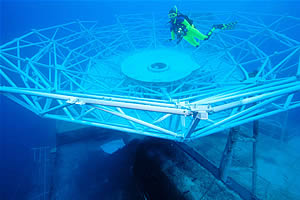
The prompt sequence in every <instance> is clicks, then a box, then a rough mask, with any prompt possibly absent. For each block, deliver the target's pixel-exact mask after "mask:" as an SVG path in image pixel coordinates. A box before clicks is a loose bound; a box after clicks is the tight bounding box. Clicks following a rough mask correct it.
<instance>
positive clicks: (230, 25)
mask: <svg viewBox="0 0 300 200" xmlns="http://www.w3.org/2000/svg"><path fill="white" fill-rule="evenodd" d="M236 24H237V22H231V23H228V24H216V25H213V27H214V28H215V29H221V30H232V29H234V28H235V25H236Z"/></svg>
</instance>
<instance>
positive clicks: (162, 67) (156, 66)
mask: <svg viewBox="0 0 300 200" xmlns="http://www.w3.org/2000/svg"><path fill="white" fill-rule="evenodd" d="M148 69H149V70H150V71H153V72H162V71H166V70H168V65H167V64H165V63H161V62H158V63H153V64H152V65H150V66H148Z"/></svg>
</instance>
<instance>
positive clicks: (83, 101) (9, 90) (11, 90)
mask: <svg viewBox="0 0 300 200" xmlns="http://www.w3.org/2000/svg"><path fill="white" fill-rule="evenodd" d="M0 92H6V93H17V94H25V95H32V96H41V97H46V98H53V99H59V100H66V101H68V100H74V101H75V102H74V103H76V104H96V105H104V106H113V107H122V108H130V109H137V110H146V111H153V112H162V113H171V114H178V115H185V116H186V115H191V114H192V112H191V111H190V110H188V109H180V108H171V107H159V106H152V105H145V104H143V102H141V103H142V104H137V103H136V104H134V103H126V102H121V101H111V100H100V99H91V98H77V97H74V96H68V95H61V94H54V93H46V92H38V91H30V90H26V89H17V88H8V87H0Z"/></svg>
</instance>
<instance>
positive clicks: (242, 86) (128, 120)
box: [0, 13, 300, 141]
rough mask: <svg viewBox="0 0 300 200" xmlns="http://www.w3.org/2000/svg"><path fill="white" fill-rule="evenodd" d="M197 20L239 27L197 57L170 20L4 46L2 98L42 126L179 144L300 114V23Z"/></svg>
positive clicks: (74, 26)
mask: <svg viewBox="0 0 300 200" xmlns="http://www.w3.org/2000/svg"><path fill="white" fill-rule="evenodd" d="M192 16H193V20H194V24H195V25H197V28H198V29H199V30H201V31H203V30H208V28H209V27H211V26H212V25H213V24H220V22H222V21H223V20H224V19H230V21H236V20H237V19H238V21H239V23H238V24H237V25H236V28H235V29H233V30H228V31H220V32H218V33H214V34H213V35H212V37H211V38H210V39H209V40H207V41H200V46H199V47H198V48H194V47H193V46H191V45H190V44H189V43H187V42H185V41H184V40H183V41H181V43H180V44H179V45H175V44H173V43H171V42H169V41H167V39H168V38H169V37H170V32H169V27H168V26H166V22H167V20H168V19H167V17H166V16H165V15H163V14H153V15H147V14H134V15H126V16H117V22H118V23H117V24H112V25H107V26H101V27H99V26H97V23H96V22H93V21H76V22H70V23H67V24H62V25H57V26H52V27H48V28H44V29H40V30H34V31H32V32H29V33H27V34H25V35H23V36H21V37H19V38H16V39H15V40H12V41H10V42H7V43H5V44H2V45H1V46H0V78H1V80H2V82H1V86H0V92H1V94H3V95H5V96H6V97H8V98H9V99H11V100H12V101H15V102H16V103H18V104H20V105H21V106H23V107H25V108H27V109H29V110H31V111H32V112H34V113H36V114H37V115H39V116H42V117H44V118H51V119H57V120H62V121H68V122H73V123H74V124H75V123H77V124H84V125H89V126H96V127H102V128H108V129H113V130H119V131H125V132H128V133H134V134H139V135H146V136H152V137H158V138H165V139H170V140H176V141H186V140H191V139H196V138H200V137H203V136H206V135H210V134H214V133H217V132H219V131H222V130H225V129H228V128H231V127H234V126H238V125H241V124H244V123H248V122H250V121H253V120H257V119H261V118H264V117H267V116H270V115H274V114H277V113H280V112H283V111H286V110H289V109H294V108H297V107H299V106H300V103H299V95H298V93H299V91H300V83H299V76H300V69H299V67H300V64H299V48H300V42H299V41H298V40H297V38H294V37H293V35H292V34H291V33H295V32H297V31H299V30H296V29H297V28H298V27H297V26H294V24H299V22H300V19H298V18H296V17H289V16H286V17H285V16H276V15H270V16H269V15H263V16H257V14H241V13H218V14H217V15H214V14H211V15H210V16H209V18H205V20H203V13H193V14H192ZM279 19H280V20H279ZM277 30H280V32H278V31H277ZM270 46H272V49H270V48H269V47H270Z"/></svg>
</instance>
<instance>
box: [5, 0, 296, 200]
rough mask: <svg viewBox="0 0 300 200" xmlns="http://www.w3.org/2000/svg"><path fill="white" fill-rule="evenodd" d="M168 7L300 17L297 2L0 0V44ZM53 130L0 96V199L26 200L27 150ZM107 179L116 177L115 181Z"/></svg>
mask: <svg viewBox="0 0 300 200" xmlns="http://www.w3.org/2000/svg"><path fill="white" fill-rule="evenodd" d="M174 5H177V6H178V8H179V9H180V10H181V11H182V12H185V11H198V12H219V11H229V12H234V11H247V12H254V13H268V14H282V15H291V16H295V17H300V12H299V10H300V1H298V0H294V1H285V0H266V1H258V0H254V1H246V0H245V1H244V0H240V1H238V0H232V1H221V0H219V1H216V0H210V1H202V0H198V1H197V0H195V1H178V0H177V1H167V0H160V1H159V0H157V1H156V0H154V1H142V0H132V1H130V0H127V1H126V0H124V1H115V0H112V1H109V0H107V1H103V0H93V1H90V0H78V1H74V0H61V1H58V0H0V43H1V44H4V43H6V42H9V41H11V40H13V39H14V38H16V37H19V36H21V35H23V34H25V33H27V32H29V31H30V30H32V29H39V28H44V27H49V26H52V25H57V24H63V23H67V22H70V21H74V20H77V19H80V20H92V21H94V20H95V21H98V24H99V25H110V24H115V23H116V18H115V16H116V15H119V14H133V13H152V12H154V13H156V12H158V13H166V23H167V22H168V18H167V14H168V11H169V10H170V8H172V7H173V6H174ZM298 34H299V32H298V33H297V37H298V40H300V35H298ZM166 39H168V38H166ZM270 48H272V47H271V46H270ZM0 81H1V79H0ZM299 116H300V109H299V108H298V109H296V110H293V111H290V114H289V119H290V121H289V125H290V126H291V127H289V128H291V129H295V128H294V127H293V126H295V127H297V125H298V124H299ZM296 130H297V129H296ZM297 131H299V130H297ZM55 132H56V123H55V121H54V120H48V119H43V118H40V117H39V116H36V115H35V114H34V113H32V112H30V111H28V110H27V109H25V108H23V107H21V106H20V105H17V104H16V103H14V102H12V101H10V100H9V99H7V98H6V97H4V96H3V95H1V94H0V155H1V160H0V174H1V175H0V200H22V199H29V197H28V196H29V193H30V191H31V190H32V188H31V185H30V184H29V183H31V181H32V180H31V179H32V175H33V173H34V172H33V170H32V169H33V166H34V163H33V151H32V148H35V147H39V146H50V147H53V146H55ZM296 134H300V133H299V132H298V133H296ZM299 141H300V140H299ZM299 146H300V143H299ZM107 170H108V169H105V170H104V171H105V173H109V172H108V171H107ZM99 173H101V172H99ZM113 181H118V179H117V178H115V179H113ZM110 192H111V191H110ZM105 196H108V194H106V195H105Z"/></svg>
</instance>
